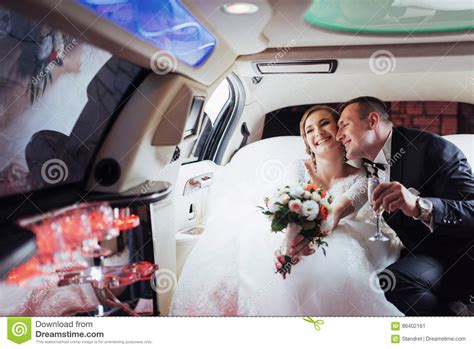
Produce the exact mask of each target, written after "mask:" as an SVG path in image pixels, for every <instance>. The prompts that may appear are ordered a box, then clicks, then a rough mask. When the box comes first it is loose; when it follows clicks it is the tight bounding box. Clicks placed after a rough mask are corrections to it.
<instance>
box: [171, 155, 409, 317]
mask: <svg viewBox="0 0 474 349" xmlns="http://www.w3.org/2000/svg"><path fill="white" fill-rule="evenodd" d="M289 168H290V171H291V172H292V174H293V175H292V176H290V177H291V178H292V180H299V181H301V180H306V179H308V175H307V174H306V171H305V170H304V165H303V161H302V160H298V161H295V162H294V163H293V164H292V165H291V166H289ZM240 182H241V181H240ZM285 184H290V183H289V182H287V183H285ZM248 186H249V183H248V182H247V183H245V184H243V183H240V186H239V184H238V183H236V182H235V181H234V183H233V186H232V191H233V192H234V193H236V194H234V195H235V196H236V198H235V200H234V199H233V198H232V196H229V195H221V197H220V200H221V201H220V202H219V198H218V199H216V202H212V201H211V204H212V205H213V207H214V210H213V211H211V212H212V215H211V217H210V219H209V220H208V222H207V224H206V230H205V232H204V234H203V236H202V237H201V239H200V241H199V242H198V243H197V244H196V247H195V248H194V250H193V251H192V252H191V254H190V256H189V257H188V260H187V261H186V264H185V266H184V268H183V271H182V273H181V277H180V279H179V282H178V285H177V288H176V291H175V295H174V300H173V304H172V308H171V312H170V315H172V316H306V315H311V316H401V315H403V314H402V313H401V312H400V311H398V309H397V308H396V307H395V306H394V305H393V304H391V303H390V302H388V301H387V300H386V299H385V295H384V292H383V290H382V289H381V287H380V285H379V282H378V277H377V272H378V271H381V270H382V269H384V268H385V267H386V266H388V265H390V264H392V263H393V262H395V261H396V260H397V259H398V257H399V253H400V249H401V244H400V243H399V240H398V238H397V237H396V235H395V233H394V232H393V231H390V229H389V227H388V226H387V225H385V228H384V233H385V234H386V235H388V236H390V237H391V241H390V242H371V241H369V240H368V239H369V237H370V236H372V235H373V234H374V232H375V224H374V222H373V221H370V220H368V219H367V218H366V217H371V216H372V215H371V214H370V210H369V209H368V208H367V205H364V204H365V202H366V200H367V192H366V188H367V183H366V178H365V174H363V173H362V172H360V173H358V174H356V175H352V176H349V177H347V178H343V179H339V180H338V181H337V182H336V183H335V184H334V185H333V187H332V188H330V192H331V194H332V195H334V196H335V197H337V196H339V195H346V196H347V197H348V198H350V199H351V202H352V204H353V206H354V207H355V209H356V211H355V212H354V213H353V214H351V215H349V216H347V217H345V218H343V219H342V220H341V221H340V223H339V225H338V226H337V227H336V228H335V230H334V231H333V232H332V233H331V235H329V236H328V237H327V238H326V239H325V241H327V243H328V245H329V246H328V247H327V248H326V250H327V255H326V256H324V254H323V253H322V251H321V250H320V249H318V250H317V251H316V253H314V254H313V255H311V256H307V257H303V258H302V259H301V261H300V262H299V263H298V264H296V265H295V266H293V268H292V271H291V274H289V275H288V276H287V278H286V280H283V279H282V278H281V277H280V275H278V274H275V268H274V252H275V251H276V250H277V249H278V248H279V247H280V246H281V245H282V242H283V239H284V234H282V233H276V234H275V233H272V232H271V231H270V222H269V221H268V219H267V218H266V217H264V215H263V214H261V213H260V212H259V210H258V209H256V208H255V206H256V205H259V204H261V201H258V198H262V197H263V195H264V194H271V193H268V192H266V193H265V192H263V193H262V192H260V193H256V192H255V191H259V190H257V188H256V187H253V188H248ZM224 187H228V186H223V188H224ZM221 189H222V188H221ZM246 189H247V190H253V193H251V194H248V195H245V194H244V191H245V190H246ZM229 194H230V193H229ZM239 198H240V199H239ZM249 199H250V200H249ZM252 200H253V202H252ZM384 282H385V284H382V286H383V287H393V282H394V280H393V279H391V278H390V275H388V278H384Z"/></svg>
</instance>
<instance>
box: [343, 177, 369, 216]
mask: <svg viewBox="0 0 474 349" xmlns="http://www.w3.org/2000/svg"><path fill="white" fill-rule="evenodd" d="M343 195H344V196H346V197H347V198H348V199H349V200H351V203H352V206H353V207H354V210H355V211H358V210H359V209H360V208H361V207H362V206H364V204H365V203H366V202H367V178H366V176H365V174H364V173H360V174H357V175H355V178H354V182H353V183H352V185H351V186H350V187H349V189H347V190H346V192H345V193H344V194H343Z"/></svg>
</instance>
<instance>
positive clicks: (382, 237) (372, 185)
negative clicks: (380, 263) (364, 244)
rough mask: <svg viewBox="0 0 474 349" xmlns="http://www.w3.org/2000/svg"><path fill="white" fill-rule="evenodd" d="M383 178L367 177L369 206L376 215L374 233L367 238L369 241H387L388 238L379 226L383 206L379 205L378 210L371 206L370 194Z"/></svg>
mask: <svg viewBox="0 0 474 349" xmlns="http://www.w3.org/2000/svg"><path fill="white" fill-rule="evenodd" d="M382 181H383V178H379V177H377V176H371V177H369V179H368V183H367V185H368V188H367V194H368V196H369V203H370V206H371V207H372V210H373V211H374V214H375V217H376V229H375V234H374V235H372V236H371V237H370V238H369V240H370V241H388V240H389V238H387V237H386V236H385V235H383V234H382V232H381V230H380V226H381V223H382V213H383V207H380V208H379V209H378V210H374V208H373V206H372V205H373V202H372V194H373V192H374V190H375V188H376V187H377V186H378V185H379V184H380V183H382Z"/></svg>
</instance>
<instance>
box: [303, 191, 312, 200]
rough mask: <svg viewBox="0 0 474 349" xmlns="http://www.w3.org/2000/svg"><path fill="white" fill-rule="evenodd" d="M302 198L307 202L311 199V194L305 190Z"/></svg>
mask: <svg viewBox="0 0 474 349" xmlns="http://www.w3.org/2000/svg"><path fill="white" fill-rule="evenodd" d="M303 197H304V198H305V199H306V200H309V199H311V193H310V192H309V191H307V190H305V192H304V194H303Z"/></svg>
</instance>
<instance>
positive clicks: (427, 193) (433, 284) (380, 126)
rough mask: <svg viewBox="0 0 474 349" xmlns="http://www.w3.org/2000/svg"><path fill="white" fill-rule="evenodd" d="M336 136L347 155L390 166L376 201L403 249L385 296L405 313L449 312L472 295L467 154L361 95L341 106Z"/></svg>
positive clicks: (472, 190) (473, 199)
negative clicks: (401, 123)
mask: <svg viewBox="0 0 474 349" xmlns="http://www.w3.org/2000/svg"><path fill="white" fill-rule="evenodd" d="M340 115H341V116H340V119H339V121H338V126H339V131H338V133H337V136H336V137H337V140H338V141H340V142H341V143H342V144H343V146H344V148H345V149H346V157H347V158H348V159H359V158H363V159H367V160H366V161H367V162H368V163H380V164H383V165H385V166H384V167H385V177H386V178H389V180H388V181H387V182H385V183H382V184H380V185H379V186H378V187H377V188H376V189H375V190H374V193H373V198H372V199H373V205H374V208H376V209H377V208H379V207H383V209H384V210H385V213H384V218H385V220H386V221H387V223H388V224H389V225H390V227H391V228H392V229H393V230H394V231H395V232H396V233H397V235H398V236H399V238H400V240H401V241H402V242H403V245H404V246H405V249H404V250H403V251H402V254H401V256H400V259H399V260H398V261H397V262H395V263H394V264H392V265H390V266H388V267H387V268H386V270H384V271H383V272H382V273H386V274H388V275H393V276H394V277H395V280H394V284H393V285H392V286H393V287H390V288H389V289H387V290H385V295H386V297H387V299H388V300H389V301H390V302H392V303H393V304H394V305H395V306H396V307H397V308H398V309H399V310H400V311H402V312H403V313H405V314H406V315H446V314H450V312H449V309H448V304H449V303H450V302H452V301H458V300H461V301H463V302H466V303H467V302H469V301H470V300H472V296H473V295H474V284H473V280H474V178H473V175H472V172H471V168H470V167H469V164H468V163H467V160H466V158H465V156H464V155H463V153H462V152H461V151H460V150H459V149H458V148H457V147H456V146H454V145H453V144H452V143H450V142H448V141H446V140H445V139H443V138H442V137H440V136H438V135H435V134H432V133H429V132H423V131H419V130H414V129H409V128H405V127H393V125H392V123H391V121H390V118H389V112H388V110H387V107H386V106H385V104H384V103H383V102H382V101H381V100H379V99H377V98H374V97H358V98H355V99H352V100H350V101H348V102H347V103H345V104H343V105H342V106H341V108H340Z"/></svg>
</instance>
